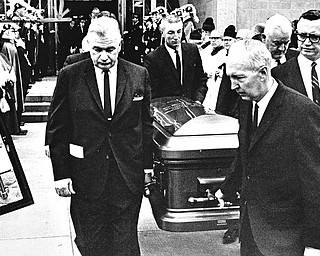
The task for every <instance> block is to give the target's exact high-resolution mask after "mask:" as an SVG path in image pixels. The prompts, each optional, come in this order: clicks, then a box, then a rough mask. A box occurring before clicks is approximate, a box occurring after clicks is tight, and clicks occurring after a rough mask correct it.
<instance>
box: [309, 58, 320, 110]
mask: <svg viewBox="0 0 320 256" xmlns="http://www.w3.org/2000/svg"><path fill="white" fill-rule="evenodd" d="M316 65H317V63H316V62H312V64H311V84H312V97H313V101H314V102H315V103H316V104H318V105H320V91H319V81H318V75H317V71H316Z"/></svg>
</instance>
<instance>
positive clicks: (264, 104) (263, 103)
mask: <svg viewBox="0 0 320 256" xmlns="http://www.w3.org/2000/svg"><path fill="white" fill-rule="evenodd" d="M277 88H278V83H277V82H276V80H274V79H273V82H272V85H271V88H270V89H269V91H268V92H267V93H266V95H264V96H263V98H262V99H261V100H260V101H259V102H253V103H254V104H257V105H258V107H259V111H258V120H257V121H258V122H257V126H259V124H260V121H261V119H262V117H263V115H264V112H265V111H266V109H267V107H268V104H269V102H270V100H271V98H272V96H273V94H274V93H275V91H276V90H277ZM253 115H254V106H253V108H252V116H253Z"/></svg>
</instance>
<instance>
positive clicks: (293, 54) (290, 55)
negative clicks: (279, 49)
mask: <svg viewBox="0 0 320 256" xmlns="http://www.w3.org/2000/svg"><path fill="white" fill-rule="evenodd" d="M299 53H300V52H299V51H298V50H297V49H292V48H289V49H288V50H287V52H286V54H285V56H286V60H287V61H288V60H290V59H292V58H296V57H298V55H299Z"/></svg>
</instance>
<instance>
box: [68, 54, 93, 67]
mask: <svg viewBox="0 0 320 256" xmlns="http://www.w3.org/2000/svg"><path fill="white" fill-rule="evenodd" d="M88 58H90V52H83V53H76V54H71V55H68V56H67V58H66V60H65V61H64V63H63V67H65V66H68V65H70V64H73V63H76V62H78V61H82V60H85V59H88Z"/></svg>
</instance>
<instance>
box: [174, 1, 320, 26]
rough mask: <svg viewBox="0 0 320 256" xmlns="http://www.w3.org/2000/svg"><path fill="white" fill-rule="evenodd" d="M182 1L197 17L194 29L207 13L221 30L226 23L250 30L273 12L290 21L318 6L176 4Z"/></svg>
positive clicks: (299, 3)
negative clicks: (191, 7) (195, 12)
mask: <svg viewBox="0 0 320 256" xmlns="http://www.w3.org/2000/svg"><path fill="white" fill-rule="evenodd" d="M185 3H191V4H193V5H194V6H195V7H196V9H197V14H198V17H199V19H200V22H199V23H198V24H197V27H198V28H201V27H202V23H203V22H204V20H205V19H206V18H207V17H209V16H211V17H212V18H213V20H214V21H215V25H216V27H217V29H220V30H221V31H224V29H225V28H226V27H227V26H228V25H230V24H233V25H235V26H236V28H237V29H241V28H249V29H251V28H252V27H253V25H254V24H256V23H261V22H265V21H266V19H267V18H268V17H270V16H272V15H273V14H275V13H279V14H282V15H284V16H286V17H288V18H289V19H290V20H294V19H297V18H298V17H299V16H300V15H301V14H302V13H303V12H305V11H307V10H310V9H320V1H318V0H305V1H304V0H302V1H301V0H180V5H182V4H185Z"/></svg>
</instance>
